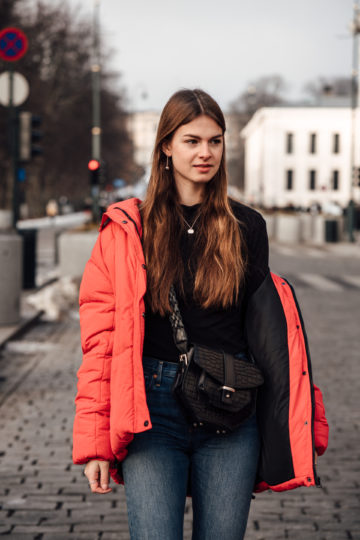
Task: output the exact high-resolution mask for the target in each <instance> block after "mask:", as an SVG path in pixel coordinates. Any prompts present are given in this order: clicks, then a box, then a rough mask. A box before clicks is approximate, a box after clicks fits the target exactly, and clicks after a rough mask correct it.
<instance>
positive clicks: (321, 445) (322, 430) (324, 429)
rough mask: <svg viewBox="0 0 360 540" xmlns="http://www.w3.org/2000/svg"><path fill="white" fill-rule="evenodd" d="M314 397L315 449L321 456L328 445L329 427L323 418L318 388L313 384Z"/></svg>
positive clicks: (323, 412)
mask: <svg viewBox="0 0 360 540" xmlns="http://www.w3.org/2000/svg"><path fill="white" fill-rule="evenodd" d="M314 395H315V419H314V435H315V448H316V451H317V453H318V455H319V456H321V455H322V454H323V453H324V452H325V450H326V448H327V445H328V440H329V425H328V422H327V420H326V417H325V407H324V402H323V398H322V393H321V390H320V388H318V387H317V386H316V385H315V384H314Z"/></svg>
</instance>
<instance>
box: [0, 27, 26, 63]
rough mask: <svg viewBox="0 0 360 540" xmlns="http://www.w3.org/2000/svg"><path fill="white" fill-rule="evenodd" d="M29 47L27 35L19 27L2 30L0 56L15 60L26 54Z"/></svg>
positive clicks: (9, 60)
mask: <svg viewBox="0 0 360 540" xmlns="http://www.w3.org/2000/svg"><path fill="white" fill-rule="evenodd" d="M27 49H28V40H27V37H26V35H25V34H24V32H23V31H22V30H20V29H19V28H13V27H9V28H4V29H3V30H1V31H0V58H2V59H3V60H7V61H8V62H15V61H16V60H20V58H22V57H23V56H24V54H25V53H26V51H27Z"/></svg>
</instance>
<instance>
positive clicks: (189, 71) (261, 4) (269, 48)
mask: <svg viewBox="0 0 360 540" xmlns="http://www.w3.org/2000/svg"><path fill="white" fill-rule="evenodd" d="M69 2H70V4H71V5H73V6H79V7H80V9H81V11H82V12H83V13H87V12H91V10H92V8H93V5H94V0H69ZM352 7H353V0H127V1H126V2H125V1H124V0H100V14H101V25H102V39H103V40H104V41H105V43H106V45H108V46H109V47H112V48H113V49H114V53H113V54H112V56H111V68H114V69H116V70H118V71H120V72H121V73H122V80H121V83H122V85H123V86H124V87H125V88H126V89H127V93H128V97H129V104H130V106H132V107H133V108H135V109H151V108H152V109H161V108H162V107H163V105H164V104H165V102H166V100H167V99H168V97H169V96H170V95H171V94H172V93H173V92H174V91H176V90H177V89H178V88H180V87H188V88H194V87H201V88H203V89H204V90H206V91H208V92H209V93H210V94H212V95H213V96H214V97H215V98H216V99H217V100H218V102H219V103H220V105H221V106H222V107H223V108H224V109H225V110H226V109H227V107H228V105H229V102H231V101H232V100H234V99H235V98H236V97H237V96H238V95H239V94H240V93H241V92H242V91H243V90H244V89H245V88H246V87H247V85H248V84H249V83H250V82H251V81H252V80H254V79H256V78H258V77H261V76H263V75H269V74H274V73H276V74H279V75H282V76H283V77H284V79H285V80H286V81H287V82H288V84H289V92H288V96H287V97H289V98H291V99H296V98H299V97H300V96H301V91H302V88H303V85H304V84H305V83H306V82H307V81H309V80H314V79H316V78H317V77H318V76H319V75H323V76H332V75H343V76H349V75H350V73H351V66H352V56H351V55H352V52H351V51H352V40H351V34H350V30H349V24H350V22H351V20H352V15H353V14H352ZM144 92H146V93H147V95H148V97H147V98H146V99H144V98H143V97H142V95H143V93H144Z"/></svg>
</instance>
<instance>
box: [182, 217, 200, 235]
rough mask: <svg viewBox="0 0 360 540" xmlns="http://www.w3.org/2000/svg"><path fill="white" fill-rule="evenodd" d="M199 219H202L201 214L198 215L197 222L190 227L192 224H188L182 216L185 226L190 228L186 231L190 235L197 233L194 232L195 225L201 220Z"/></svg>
mask: <svg viewBox="0 0 360 540" xmlns="http://www.w3.org/2000/svg"><path fill="white" fill-rule="evenodd" d="M199 217H200V212H199V213H198V215H197V216H196V218H195V220H194V221H193V224H192V225H190V223H188V222H187V221H186V219H185V218H184V216H182V218H183V220H184V222H185V224H186V225H187V226H188V227H189V228H188V230H187V231H186V232H187V233H188V234H194V232H195V231H194V225H195V223H196V222H197V220H198V219H199Z"/></svg>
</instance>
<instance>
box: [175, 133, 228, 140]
mask: <svg viewBox="0 0 360 540" xmlns="http://www.w3.org/2000/svg"><path fill="white" fill-rule="evenodd" d="M222 136H223V134H222V133H220V134H219V135H214V136H213V137H210V139H219V138H220V137H222ZM183 137H191V138H192V139H201V137H199V136H198V135H191V133H186V134H185V135H183ZM210 139H209V140H210Z"/></svg>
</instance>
